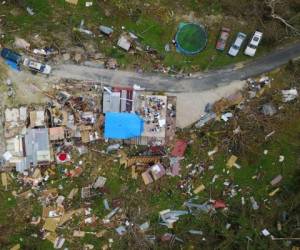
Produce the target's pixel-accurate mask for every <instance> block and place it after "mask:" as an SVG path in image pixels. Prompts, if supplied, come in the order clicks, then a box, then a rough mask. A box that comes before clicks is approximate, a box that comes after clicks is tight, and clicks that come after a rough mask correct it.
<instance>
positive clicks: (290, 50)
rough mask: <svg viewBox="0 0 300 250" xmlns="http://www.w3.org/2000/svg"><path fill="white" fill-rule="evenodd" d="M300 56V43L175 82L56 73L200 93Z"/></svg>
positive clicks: (67, 69) (87, 71)
mask: <svg viewBox="0 0 300 250" xmlns="http://www.w3.org/2000/svg"><path fill="white" fill-rule="evenodd" d="M299 57H300V43H299V42H298V43H295V44H291V45H288V46H287V47H284V48H281V49H277V50H275V51H273V52H271V53H270V54H268V55H266V56H263V57H260V58H257V59H255V60H253V61H251V62H249V63H246V64H244V65H243V66H242V67H236V66H234V65H233V66H229V67H227V68H225V69H222V70H214V71H209V72H206V73H202V74H198V75H197V76H195V77H190V78H181V79H176V78H175V77H173V78H172V77H168V76H163V75H160V74H139V73H135V72H129V71H112V70H107V69H103V68H96V67H88V66H81V65H71V64H67V65H66V64H65V65H60V66H58V67H57V68H55V69H54V71H53V76H54V77H58V78H73V79H78V80H91V81H101V82H103V83H105V84H108V85H112V86H115V85H125V86H133V85H134V84H138V85H140V86H141V87H145V88H147V89H149V90H157V91H168V92H200V91H204V90H209V89H212V88H216V87H219V86H223V85H226V84H229V83H230V82H233V81H235V80H243V79H247V78H249V77H253V76H257V75H260V74H262V73H265V72H268V71H270V70H273V69H275V68H277V67H279V66H281V65H283V64H286V63H287V62H288V61H289V60H291V59H296V58H299Z"/></svg>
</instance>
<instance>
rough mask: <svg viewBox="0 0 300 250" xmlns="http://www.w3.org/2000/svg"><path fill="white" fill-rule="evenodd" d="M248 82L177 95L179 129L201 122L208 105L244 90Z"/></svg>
mask: <svg viewBox="0 0 300 250" xmlns="http://www.w3.org/2000/svg"><path fill="white" fill-rule="evenodd" d="M245 84H246V81H234V82H232V83H230V84H229V85H226V86H221V87H218V88H214V89H211V90H207V91H203V92H199V93H197V92H196V93H177V94H174V93H172V95H176V96H177V117H176V124H177V127H178V128H185V127H188V126H190V125H192V124H193V123H195V122H196V121H198V120H199V118H200V116H201V115H204V114H205V112H204V109H205V106H206V104H207V103H214V102H216V101H217V100H219V99H221V98H222V97H228V96H229V95H231V94H233V93H235V92H236V91H238V90H241V89H243V87H244V86H245Z"/></svg>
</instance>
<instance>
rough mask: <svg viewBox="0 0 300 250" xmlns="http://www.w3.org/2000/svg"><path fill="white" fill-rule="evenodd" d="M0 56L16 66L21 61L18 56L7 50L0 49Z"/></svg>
mask: <svg viewBox="0 0 300 250" xmlns="http://www.w3.org/2000/svg"><path fill="white" fill-rule="evenodd" d="M1 56H2V57H3V58H4V59H6V60H9V61H11V62H13V63H15V64H17V65H19V64H20V62H21V60H22V56H21V55H20V54H18V53H17V52H15V51H13V50H11V49H8V48H3V49H2V51H1Z"/></svg>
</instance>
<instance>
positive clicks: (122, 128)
mask: <svg viewBox="0 0 300 250" xmlns="http://www.w3.org/2000/svg"><path fill="white" fill-rule="evenodd" d="M143 131H144V120H143V119H142V118H141V117H139V116H138V115H136V114H130V113H114V112H107V113H106V114H105V127H104V137H105V138H106V139H130V138H134V137H138V136H141V134H142V133H143Z"/></svg>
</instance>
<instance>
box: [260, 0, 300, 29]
mask: <svg viewBox="0 0 300 250" xmlns="http://www.w3.org/2000/svg"><path fill="white" fill-rule="evenodd" d="M279 3H283V2H282V0H265V4H266V6H267V7H268V8H269V9H270V10H271V13H270V16H271V17H272V18H273V19H275V20H278V21H279V22H281V23H282V24H284V25H285V27H286V28H287V29H290V30H292V31H293V32H294V33H296V34H297V35H299V34H300V31H299V30H298V29H296V28H295V27H294V26H292V25H291V24H290V23H289V22H288V21H287V20H285V19H284V18H283V17H282V16H280V15H278V14H277V13H276V6H277V5H278V4H279Z"/></svg>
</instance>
